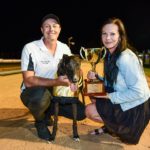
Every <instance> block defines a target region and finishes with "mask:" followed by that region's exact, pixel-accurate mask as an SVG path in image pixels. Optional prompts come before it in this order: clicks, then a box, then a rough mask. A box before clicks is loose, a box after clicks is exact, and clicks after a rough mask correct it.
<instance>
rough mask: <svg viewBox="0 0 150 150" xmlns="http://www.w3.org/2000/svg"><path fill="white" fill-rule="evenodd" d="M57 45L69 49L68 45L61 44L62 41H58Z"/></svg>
mask: <svg viewBox="0 0 150 150" xmlns="http://www.w3.org/2000/svg"><path fill="white" fill-rule="evenodd" d="M57 45H58V46H65V47H68V45H67V44H66V43H64V42H61V41H57Z"/></svg>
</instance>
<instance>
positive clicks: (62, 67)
mask: <svg viewBox="0 0 150 150" xmlns="http://www.w3.org/2000/svg"><path fill="white" fill-rule="evenodd" d="M69 60H70V58H69V56H68V55H66V54H64V55H63V57H62V59H61V60H60V62H59V64H58V70H57V75H58V76H60V75H65V74H66V65H67V63H68V62H69Z"/></svg>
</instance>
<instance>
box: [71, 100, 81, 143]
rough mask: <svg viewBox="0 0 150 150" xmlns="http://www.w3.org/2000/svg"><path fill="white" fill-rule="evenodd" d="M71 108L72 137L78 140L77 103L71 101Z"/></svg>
mask: <svg viewBox="0 0 150 150" xmlns="http://www.w3.org/2000/svg"><path fill="white" fill-rule="evenodd" d="M72 108H73V139H74V140H75V141H80V138H79V135H78V130H77V104H76V103H72Z"/></svg>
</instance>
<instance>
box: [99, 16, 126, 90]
mask: <svg viewBox="0 0 150 150" xmlns="http://www.w3.org/2000/svg"><path fill="white" fill-rule="evenodd" d="M106 24H115V25H117V26H118V32H119V35H120V41H119V43H118V46H117V48H116V50H115V51H114V52H113V53H112V54H110V52H109V50H107V54H106V57H105V60H104V74H105V78H106V80H107V82H108V84H109V86H111V87H113V83H114V82H116V80H117V75H118V67H117V65H116V61H117V59H118V58H119V56H120V55H121V52H122V51H124V50H125V49H126V48H127V47H128V46H127V35H126V31H125V27H124V25H123V22H122V21H121V20H120V19H118V18H109V19H108V20H106V21H105V22H104V24H103V25H102V28H103V27H104V26H105V25H106ZM102 28H101V32H102Z"/></svg>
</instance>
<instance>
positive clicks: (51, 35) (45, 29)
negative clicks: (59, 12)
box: [41, 18, 61, 40]
mask: <svg viewBox="0 0 150 150" xmlns="http://www.w3.org/2000/svg"><path fill="white" fill-rule="evenodd" d="M41 31H42V33H43V36H44V38H45V39H48V40H57V39H58V36H59V34H60V31H61V27H60V25H59V24H58V23H57V21H56V20H55V19H51V18H50V19H47V20H45V21H44V22H43V24H42V27H41Z"/></svg>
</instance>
